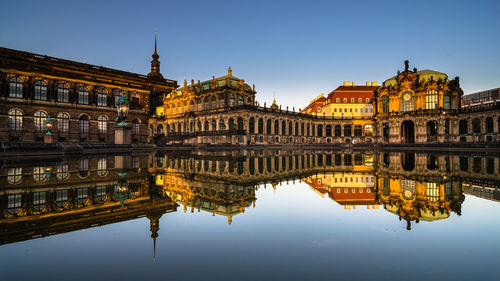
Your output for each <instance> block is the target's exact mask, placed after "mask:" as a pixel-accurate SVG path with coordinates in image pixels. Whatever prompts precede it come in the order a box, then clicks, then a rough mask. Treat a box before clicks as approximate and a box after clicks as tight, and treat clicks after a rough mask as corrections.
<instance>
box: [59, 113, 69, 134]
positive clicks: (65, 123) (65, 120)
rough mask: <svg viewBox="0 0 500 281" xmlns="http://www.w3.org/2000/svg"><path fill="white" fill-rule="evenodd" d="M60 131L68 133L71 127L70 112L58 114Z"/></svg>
mask: <svg viewBox="0 0 500 281" xmlns="http://www.w3.org/2000/svg"><path fill="white" fill-rule="evenodd" d="M57 122H58V131H59V133H67V132H68V129H69V114H68V113H59V114H58V115H57Z"/></svg>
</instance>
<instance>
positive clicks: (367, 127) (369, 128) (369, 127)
mask: <svg viewBox="0 0 500 281" xmlns="http://www.w3.org/2000/svg"><path fill="white" fill-rule="evenodd" d="M372 135H373V126H372V125H371V124H366V125H365V136H367V137H368V136H372Z"/></svg>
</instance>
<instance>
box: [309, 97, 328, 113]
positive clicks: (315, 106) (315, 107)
mask: <svg viewBox="0 0 500 281" xmlns="http://www.w3.org/2000/svg"><path fill="white" fill-rule="evenodd" d="M325 102H326V98H325V97H320V98H318V99H316V100H315V101H313V102H311V103H310V104H309V105H308V106H306V107H305V108H304V109H303V111H305V110H308V109H311V110H312V112H317V111H318V108H319V107H322V106H323V105H324V104H325Z"/></svg>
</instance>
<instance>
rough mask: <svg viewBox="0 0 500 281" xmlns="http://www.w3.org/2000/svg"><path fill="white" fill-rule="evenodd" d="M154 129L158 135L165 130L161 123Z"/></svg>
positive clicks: (162, 133)
mask: <svg viewBox="0 0 500 281" xmlns="http://www.w3.org/2000/svg"><path fill="white" fill-rule="evenodd" d="M156 131H157V133H158V135H164V134H165V131H164V129H163V125H162V124H160V125H158V127H156Z"/></svg>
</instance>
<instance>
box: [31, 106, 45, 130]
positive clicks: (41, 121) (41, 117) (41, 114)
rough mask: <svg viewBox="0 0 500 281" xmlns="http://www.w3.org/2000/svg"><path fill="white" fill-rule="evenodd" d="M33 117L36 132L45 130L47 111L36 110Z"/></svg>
mask: <svg viewBox="0 0 500 281" xmlns="http://www.w3.org/2000/svg"><path fill="white" fill-rule="evenodd" d="M33 117H34V118H33V121H34V124H35V132H43V131H44V130H45V120H47V112H45V111H37V112H35V115H34V116H33Z"/></svg>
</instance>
